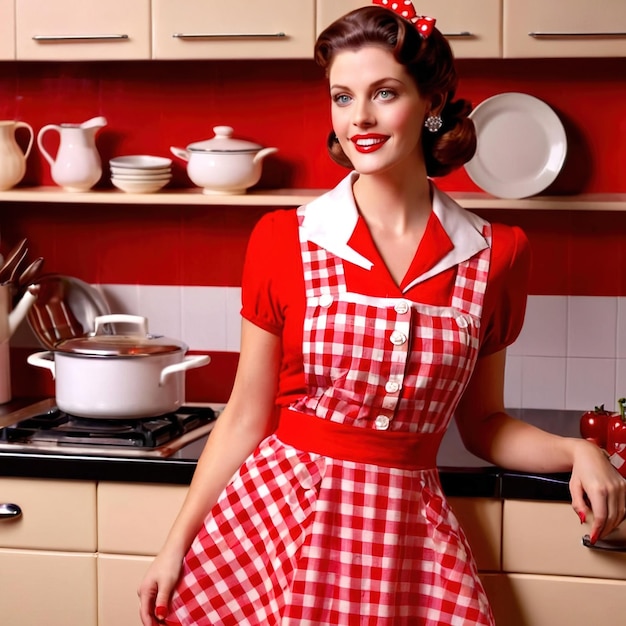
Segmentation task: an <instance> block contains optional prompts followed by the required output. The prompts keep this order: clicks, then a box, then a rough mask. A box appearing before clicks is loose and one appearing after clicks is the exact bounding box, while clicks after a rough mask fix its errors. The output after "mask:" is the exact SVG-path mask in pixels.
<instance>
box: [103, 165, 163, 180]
mask: <svg viewBox="0 0 626 626" xmlns="http://www.w3.org/2000/svg"><path fill="white" fill-rule="evenodd" d="M171 173H172V168H170V167H159V168H156V167H155V168H151V169H143V168H141V167H115V166H114V165H112V166H111V174H114V175H115V176H143V177H145V178H153V177H154V176H169V175H170V174H171Z"/></svg>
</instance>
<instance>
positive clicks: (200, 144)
mask: <svg viewBox="0 0 626 626" xmlns="http://www.w3.org/2000/svg"><path fill="white" fill-rule="evenodd" d="M213 132H214V133H215V137H213V139H207V140H205V141H196V142H195V143H191V144H189V145H188V146H187V150H189V151H190V152H220V153H230V152H236V153H242V152H258V151H259V150H262V149H263V146H260V145H259V144H257V143H253V142H251V141H246V140H245V139H233V136H232V135H233V129H232V128H231V127H230V126H215V127H213Z"/></svg>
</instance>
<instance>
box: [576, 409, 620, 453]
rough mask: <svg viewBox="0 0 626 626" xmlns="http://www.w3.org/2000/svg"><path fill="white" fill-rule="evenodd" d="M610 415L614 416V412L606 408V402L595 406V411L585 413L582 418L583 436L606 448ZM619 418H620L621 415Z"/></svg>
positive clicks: (581, 431)
mask: <svg viewBox="0 0 626 626" xmlns="http://www.w3.org/2000/svg"><path fill="white" fill-rule="evenodd" d="M610 417H612V414H611V412H610V411H607V410H606V409H605V408H604V404H601V405H600V406H597V407H595V409H594V410H593V411H587V412H586V413H583V415H582V417H581V418H580V435H581V437H583V439H590V440H591V441H593V442H594V443H595V444H596V445H598V446H600V447H601V448H605V447H606V445H607V430H608V425H609V418H610ZM617 418H618V419H619V416H617Z"/></svg>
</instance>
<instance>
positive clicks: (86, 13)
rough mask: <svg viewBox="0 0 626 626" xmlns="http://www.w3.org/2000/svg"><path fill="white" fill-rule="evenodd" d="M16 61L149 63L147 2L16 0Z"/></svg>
mask: <svg viewBox="0 0 626 626" xmlns="http://www.w3.org/2000/svg"><path fill="white" fill-rule="evenodd" d="M15 6H16V31H15V32H16V35H15V37H16V45H17V53H16V55H17V59H18V60H22V59H23V60H45V61H49V60H62V61H63V60H91V59H96V60H100V59H149V58H150V0H132V2H128V1H127V0H107V1H106V2H102V0H48V1H47V2H41V1H40V0H16V2H15Z"/></svg>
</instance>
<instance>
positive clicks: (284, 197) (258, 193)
mask: <svg viewBox="0 0 626 626" xmlns="http://www.w3.org/2000/svg"><path fill="white" fill-rule="evenodd" d="M324 191H325V190H324V189H263V190H253V191H250V192H248V193H246V194H241V195H234V196H228V195H207V194H203V193H202V190H201V189H196V188H193V189H166V190H162V191H159V192H158V193H149V194H137V193H124V192H122V191H118V190H115V189H111V190H92V191H86V192H80V193H72V192H68V191H64V190H63V189H61V188H59V187H21V188H16V189H10V190H8V191H0V203H3V202H38V203H41V202H51V203H58V204H147V205H155V204H158V205H162V204H172V205H198V206H267V207H280V206H284V207H287V206H299V205H301V204H305V203H307V202H310V201H311V200H313V199H314V198H317V197H318V196H319V195H321V194H322V193H324ZM450 196H452V197H453V198H454V199H455V200H456V201H457V202H458V203H459V204H460V205H461V206H463V207H465V208H466V209H509V210H511V209H523V210H543V211H546V210H551V211H553V210H557V211H558V210H561V211H626V193H621V194H608V193H607V194H583V195H572V196H533V197H532V198H523V199H521V200H509V199H506V198H495V197H493V196H490V195H488V194H485V193H463V192H453V193H450ZM0 208H1V205H0Z"/></svg>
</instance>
